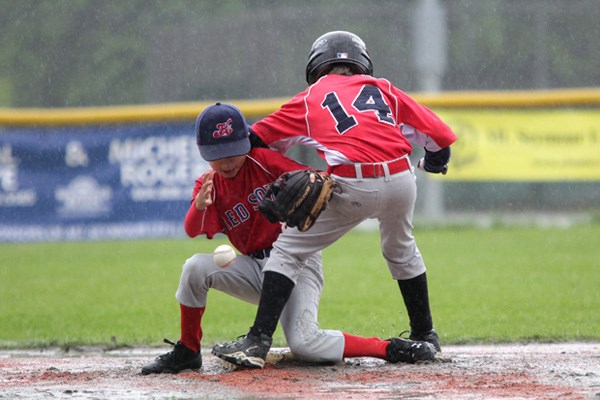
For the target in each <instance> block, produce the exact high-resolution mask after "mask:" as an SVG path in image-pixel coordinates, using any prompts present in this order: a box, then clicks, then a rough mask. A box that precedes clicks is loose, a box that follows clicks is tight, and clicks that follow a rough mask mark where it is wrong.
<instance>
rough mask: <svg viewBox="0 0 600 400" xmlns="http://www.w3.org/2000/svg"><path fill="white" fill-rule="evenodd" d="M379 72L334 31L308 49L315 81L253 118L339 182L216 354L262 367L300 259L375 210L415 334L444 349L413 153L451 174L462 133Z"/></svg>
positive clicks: (290, 239) (276, 255)
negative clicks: (419, 240)
mask: <svg viewBox="0 0 600 400" xmlns="http://www.w3.org/2000/svg"><path fill="white" fill-rule="evenodd" d="M372 75H373V65H372V63H371V59H370V56H369V54H368V52H367V49H366V46H365V44H364V42H363V41H362V40H361V38H359V37H358V36H356V35H354V34H352V33H350V32H343V31H335V32H329V33H327V34H325V35H323V36H321V37H319V38H318V39H317V40H316V41H315V42H314V44H313V46H312V48H311V51H310V54H309V59H308V64H307V67H306V79H307V82H308V84H309V86H308V88H307V89H306V90H304V91H303V92H301V93H299V94H298V95H296V96H295V97H293V98H292V99H291V100H290V101H288V102H287V103H286V104H284V105H283V106H282V107H281V108H280V109H279V110H278V111H276V112H274V113H273V114H271V115H269V116H267V117H266V118H264V119H263V120H261V121H258V122H256V123H255V124H254V125H253V126H252V128H251V130H252V131H253V132H254V133H255V134H256V135H258V136H259V137H260V139H262V141H263V142H264V143H266V144H267V145H269V146H270V147H271V148H273V149H276V150H278V151H280V152H285V151H286V150H287V149H289V148H290V147H291V146H293V145H295V144H299V143H301V144H304V145H308V146H312V147H314V148H316V150H317V151H318V153H319V154H320V156H321V157H322V158H323V159H324V160H325V161H326V162H327V166H328V172H329V173H330V174H331V176H332V177H333V178H334V179H335V181H336V183H337V186H338V188H339V190H338V191H337V193H334V195H333V197H332V199H331V201H330V203H329V206H328V208H327V209H326V210H325V211H324V212H323V213H322V214H321V216H320V217H319V219H318V220H317V221H316V223H315V225H314V226H313V227H312V228H311V229H310V230H309V231H307V232H300V231H298V230H297V229H295V228H288V229H286V230H285V231H284V232H283V233H282V234H281V235H280V236H279V238H278V240H277V241H276V242H275V244H274V246H273V251H272V252H271V257H270V258H269V260H268V261H267V263H266V265H265V267H264V268H263V270H264V271H265V280H264V283H263V291H262V295H261V299H260V302H259V307H258V311H257V314H256V319H255V321H254V324H253V326H252V327H251V328H250V331H249V333H248V334H247V335H246V336H244V337H241V338H239V339H238V340H236V341H234V342H231V343H226V344H222V345H217V346H215V347H214V348H213V354H215V355H217V356H219V357H221V358H223V359H225V360H227V361H230V362H233V363H236V364H241V365H250V366H253V367H260V365H259V364H260V363H257V364H256V365H251V360H254V359H257V358H264V357H266V354H267V353H268V350H269V347H270V338H271V336H272V335H273V332H274V330H275V328H276V326H277V316H278V315H279V313H280V311H279V310H280V309H281V308H282V307H284V305H285V304H286V300H287V299H288V297H289V295H290V293H291V292H292V289H293V288H294V285H296V284H297V282H298V276H299V275H300V274H301V273H302V268H301V266H302V262H303V261H304V260H306V259H307V257H311V256H312V255H313V254H315V253H316V252H319V251H320V250H322V249H323V248H325V247H327V246H329V245H330V244H332V243H334V242H335V241H336V240H337V239H339V238H340V237H342V236H343V235H344V234H345V233H346V232H348V231H350V230H351V229H352V228H354V227H355V226H357V225H358V224H360V223H361V222H362V221H364V220H366V219H370V218H374V219H377V220H378V222H379V231H380V236H381V251H382V254H383V257H384V258H385V260H386V261H387V264H388V268H389V270H390V272H391V275H392V277H393V278H394V279H395V280H397V281H398V285H399V287H400V292H401V294H402V297H403V299H404V303H405V306H406V309H407V311H408V316H409V320H410V336H409V337H410V339H414V340H422V341H425V342H427V343H430V344H431V345H432V346H435V348H436V349H437V350H438V351H439V350H440V344H439V337H438V334H437V333H436V331H435V330H434V328H433V322H432V317H431V311H430V306H429V294H428V287H427V276H426V268H425V264H424V262H423V259H422V257H421V254H420V252H419V249H418V248H417V245H416V242H415V239H414V237H413V236H412V217H413V211H414V205H415V201H416V182H415V176H414V171H413V168H412V166H411V163H410V161H409V155H410V154H411V151H412V146H413V145H416V146H422V147H424V148H425V157H424V158H423V159H422V160H420V161H419V168H422V169H424V170H425V171H428V172H431V173H443V174H445V173H446V171H447V164H448V161H449V158H450V145H451V144H452V143H453V142H454V141H455V140H456V136H455V135H454V133H453V132H452V130H451V129H450V128H449V127H448V126H447V125H446V124H445V123H444V122H442V121H441V120H440V119H439V118H438V117H437V116H436V115H435V114H434V113H433V112H432V111H431V110H429V109H428V108H426V107H424V106H422V105H420V104H418V103H417V102H416V101H414V100H413V99H411V98H410V97H409V96H408V95H407V94H405V93H404V92H402V91H401V90H399V89H398V88H396V87H394V86H393V85H392V84H391V83H390V82H389V81H387V80H386V79H379V78H374V77H373V76H372ZM347 340H350V341H351V340H352V339H351V338H347Z"/></svg>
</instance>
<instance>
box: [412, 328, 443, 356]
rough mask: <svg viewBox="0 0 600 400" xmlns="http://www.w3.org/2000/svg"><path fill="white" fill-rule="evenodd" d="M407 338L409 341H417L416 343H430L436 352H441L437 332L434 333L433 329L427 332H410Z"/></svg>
mask: <svg viewBox="0 0 600 400" xmlns="http://www.w3.org/2000/svg"><path fill="white" fill-rule="evenodd" d="M408 338H409V339H410V340H417V341H421V342H428V343H431V344H432V345H433V347H435V349H436V350H437V351H442V348H441V347H440V338H439V336H438V334H437V332H436V331H435V329H432V330H430V331H427V332H412V331H411V332H410V336H409V337H408Z"/></svg>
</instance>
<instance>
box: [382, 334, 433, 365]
mask: <svg viewBox="0 0 600 400" xmlns="http://www.w3.org/2000/svg"><path fill="white" fill-rule="evenodd" d="M387 340H388V341H389V342H390V344H389V345H388V347H387V350H386V357H385V358H386V360H387V361H389V362H391V363H398V362H405V363H409V364H414V363H416V362H417V361H433V360H435V353H436V350H435V347H434V346H433V345H432V344H431V343H428V342H417V341H414V340H407V339H401V338H391V339H387Z"/></svg>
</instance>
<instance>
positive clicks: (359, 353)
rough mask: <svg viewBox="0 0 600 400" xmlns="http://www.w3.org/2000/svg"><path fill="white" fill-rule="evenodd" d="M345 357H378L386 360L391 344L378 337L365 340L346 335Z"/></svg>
mask: <svg viewBox="0 0 600 400" xmlns="http://www.w3.org/2000/svg"><path fill="white" fill-rule="evenodd" d="M344 339H345V342H344V357H376V358H382V359H384V360H385V352H386V350H387V346H388V344H389V343H390V342H388V341H387V340H381V339H379V338H376V337H370V338H365V337H361V336H353V335H349V334H347V333H344Z"/></svg>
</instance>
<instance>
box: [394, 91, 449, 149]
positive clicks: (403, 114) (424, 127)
mask: <svg viewBox="0 0 600 400" xmlns="http://www.w3.org/2000/svg"><path fill="white" fill-rule="evenodd" d="M394 89H395V90H394V94H395V95H396V97H397V98H398V101H399V115H400V118H399V120H400V122H404V123H407V124H409V125H411V126H412V127H414V128H415V129H417V130H418V131H419V132H422V133H424V134H426V135H427V136H429V137H430V138H432V139H433V140H434V141H435V143H437V145H438V146H440V147H441V148H444V147H448V146H450V145H451V144H452V143H454V142H455V141H456V135H455V134H454V132H452V129H450V127H449V126H448V125H446V124H445V123H444V122H443V121H442V120H441V119H440V118H439V117H438V116H437V115H436V114H435V113H434V112H433V111H431V110H430V109H429V108H427V107H425V106H424V105H422V104H419V103H417V102H416V101H415V100H414V99H412V98H411V97H410V96H408V95H407V94H406V93H404V92H402V91H401V90H399V89H397V88H394Z"/></svg>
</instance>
